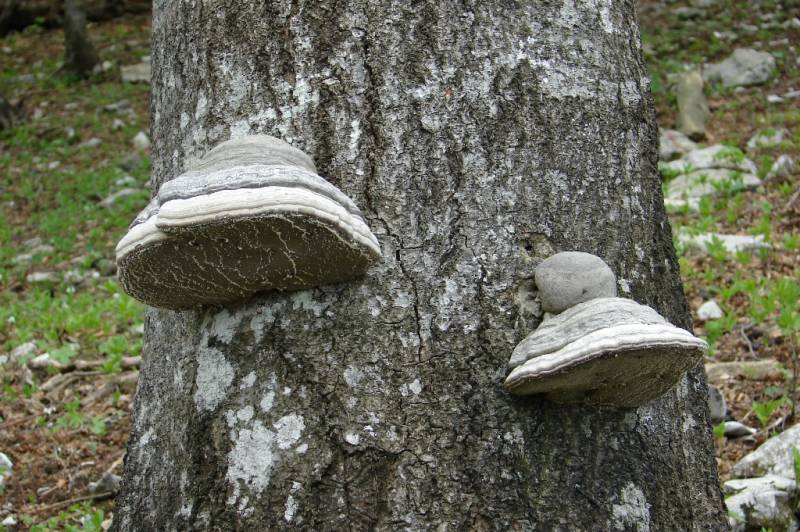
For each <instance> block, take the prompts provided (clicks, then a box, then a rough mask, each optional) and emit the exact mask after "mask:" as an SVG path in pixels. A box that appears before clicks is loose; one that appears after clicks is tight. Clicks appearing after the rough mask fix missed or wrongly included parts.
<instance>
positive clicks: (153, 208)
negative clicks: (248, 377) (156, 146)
mask: <svg viewBox="0 0 800 532" xmlns="http://www.w3.org/2000/svg"><path fill="white" fill-rule="evenodd" d="M116 252H117V265H118V270H119V278H120V281H121V282H122V286H123V288H124V289H125V291H126V292H127V293H128V294H130V295H131V296H133V297H135V298H136V299H138V300H140V301H142V302H144V303H147V304H148V305H152V306H154V307H164V308H171V309H180V308H189V307H193V306H196V305H208V304H218V303H227V302H231V301H235V300H238V299H242V298H246V297H249V296H251V295H252V294H254V293H256V292H261V291H266V290H303V289H307V288H312V287H316V286H322V285H327V284H332V283H338V282H343V281H347V280H350V279H352V278H354V277H357V276H359V275H362V274H363V273H365V272H366V270H367V269H368V268H369V267H370V265H371V264H373V263H374V262H376V261H377V260H379V259H380V257H381V251H380V246H379V244H378V240H377V239H376V238H375V235H373V234H372V231H370V229H369V227H367V224H366V223H365V222H364V219H363V217H362V216H361V212H360V211H359V210H358V207H356V205H355V204H354V203H353V201H352V200H351V199H350V198H349V197H347V196H346V195H345V194H344V193H342V191H340V190H339V189H338V188H336V187H335V186H333V185H332V184H331V183H329V182H327V181H325V180H324V179H323V178H321V177H320V176H318V175H317V173H316V169H315V167H314V163H313V161H312V160H311V158H310V157H309V156H308V155H306V154H305V153H303V152H302V151H300V150H298V149H296V148H293V147H291V146H290V145H289V144H287V143H285V142H283V141H282V140H279V139H276V138H274V137H270V136H266V135H252V136H247V137H243V138H240V139H235V140H229V141H227V142H223V143H222V144H220V145H218V146H216V147H215V148H214V149H212V150H211V151H209V152H208V153H206V154H205V155H204V156H203V158H202V159H201V160H200V161H199V162H198V163H197V164H196V165H195V166H194V167H193V168H191V169H190V170H189V171H188V172H186V173H184V174H182V175H180V176H178V177H176V178H175V179H173V180H171V181H168V182H166V183H164V184H163V185H162V186H161V188H160V189H159V191H158V194H157V195H156V196H155V197H154V198H153V200H152V201H151V202H150V204H149V205H148V206H147V207H145V209H144V210H143V211H142V212H141V213H140V214H139V215H138V216H137V217H136V219H134V221H133V223H132V224H131V226H130V229H129V230H128V233H127V234H126V235H125V236H124V237H123V238H122V240H120V241H119V243H118V244H117V251H116Z"/></svg>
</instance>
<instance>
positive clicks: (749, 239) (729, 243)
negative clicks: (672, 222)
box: [678, 232, 769, 253]
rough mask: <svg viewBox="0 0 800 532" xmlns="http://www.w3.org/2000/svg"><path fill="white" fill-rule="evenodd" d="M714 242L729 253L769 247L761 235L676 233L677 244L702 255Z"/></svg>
mask: <svg viewBox="0 0 800 532" xmlns="http://www.w3.org/2000/svg"><path fill="white" fill-rule="evenodd" d="M715 241H719V242H721V243H722V245H723V246H724V247H725V249H726V250H727V251H728V252H729V253H738V252H739V251H754V250H758V249H760V248H766V247H769V244H767V243H766V242H765V241H764V236H763V235H755V236H751V235H726V234H722V233H700V234H698V235H690V234H688V233H685V232H679V233H678V242H680V243H681V244H684V245H686V246H688V247H690V248H694V249H697V250H699V251H701V252H704V253H708V249H709V246H710V245H713V243H714V242H715Z"/></svg>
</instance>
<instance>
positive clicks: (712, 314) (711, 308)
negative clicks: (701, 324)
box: [697, 299, 724, 321]
mask: <svg viewBox="0 0 800 532" xmlns="http://www.w3.org/2000/svg"><path fill="white" fill-rule="evenodd" d="M722 316H724V313H723V312H722V309H721V308H719V305H718V304H717V302H716V301H714V300H713V299H712V300H710V301H706V302H705V303H703V304H702V305H700V308H698V309H697V317H698V318H700V319H701V320H703V321H708V320H718V319H720V318H721V317H722Z"/></svg>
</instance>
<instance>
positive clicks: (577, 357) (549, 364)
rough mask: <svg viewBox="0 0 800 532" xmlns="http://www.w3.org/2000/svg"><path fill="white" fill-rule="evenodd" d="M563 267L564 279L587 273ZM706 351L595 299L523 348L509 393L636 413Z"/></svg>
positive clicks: (613, 300)
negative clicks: (579, 273)
mask: <svg viewBox="0 0 800 532" xmlns="http://www.w3.org/2000/svg"><path fill="white" fill-rule="evenodd" d="M548 260H550V259H548ZM597 260H600V259H597ZM545 262H546V261H545ZM601 262H602V261H601ZM560 263H561V264H562V265H563V266H564V267H565V269H566V270H567V271H566V272H565V276H566V277H570V275H571V274H572V273H574V270H573V271H570V269H571V268H572V267H573V266H574V267H575V268H574V269H578V270H579V271H582V269H583V266H582V265H580V264H576V263H575V262H574V261H560ZM542 264H544V262H543V263H542ZM551 264H552V262H551ZM604 265H605V264H604ZM607 267H608V266H606V268H607ZM537 270H538V268H537ZM538 273H539V272H538V271H537V272H536V274H538ZM612 276H613V273H612ZM544 278H545V277H542V279H544ZM547 278H549V275H548V277H547ZM536 279H537V282H538V281H539V279H540V277H539V276H538V275H537V276H536ZM550 288H552V286H544V287H543V286H541V285H540V286H539V289H540V291H541V290H545V291H546V290H548V289H550ZM707 349H708V346H707V344H706V342H705V341H703V340H701V339H700V338H697V337H695V336H694V335H693V334H691V333H689V332H687V331H685V330H683V329H680V328H678V327H675V326H674V325H672V324H670V323H669V322H667V320H666V319H664V317H662V316H661V315H660V314H659V313H658V312H656V311H655V310H653V309H652V308H650V307H648V306H646V305H641V304H639V303H636V302H635V301H632V300H630V299H622V298H618V297H613V296H612V297H597V298H593V299H589V300H588V301H583V302H578V303H577V304H574V305H573V306H571V307H569V308H567V309H566V310H564V311H563V312H561V313H560V314H557V315H554V316H552V317H549V318H546V319H545V321H544V322H542V324H541V325H540V326H539V328H537V329H536V330H535V331H533V333H531V334H530V335H528V337H527V338H525V339H524V340H523V341H522V342H520V343H519V345H517V347H516V348H515V349H514V352H513V353H512V355H511V360H510V361H509V367H510V368H511V373H510V374H509V375H508V377H507V378H506V381H505V386H506V388H508V390H509V391H510V392H511V393H513V394H515V395H532V394H543V395H545V397H547V398H548V399H550V400H552V401H555V402H559V403H587V404H599V405H609V406H617V407H636V406H640V405H642V404H645V403H647V402H649V401H651V400H653V399H655V398H657V397H659V396H660V395H662V394H663V393H665V392H666V391H668V390H669V389H670V388H672V387H673V386H674V385H675V384H676V383H677V382H678V381H679V380H680V379H681V377H682V376H683V374H684V373H685V372H686V371H688V370H689V369H691V368H692V367H693V366H694V365H695V364H697V362H698V360H699V359H700V358H701V357H702V356H703V354H705V352H706V350H707Z"/></svg>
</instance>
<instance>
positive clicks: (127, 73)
mask: <svg viewBox="0 0 800 532" xmlns="http://www.w3.org/2000/svg"><path fill="white" fill-rule="evenodd" d="M119 70H120V73H121V75H122V82H123V83H150V76H151V68H150V62H149V61H147V62H145V61H142V62H141V63H136V64H135V65H124V66H121V67H120V69H119Z"/></svg>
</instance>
